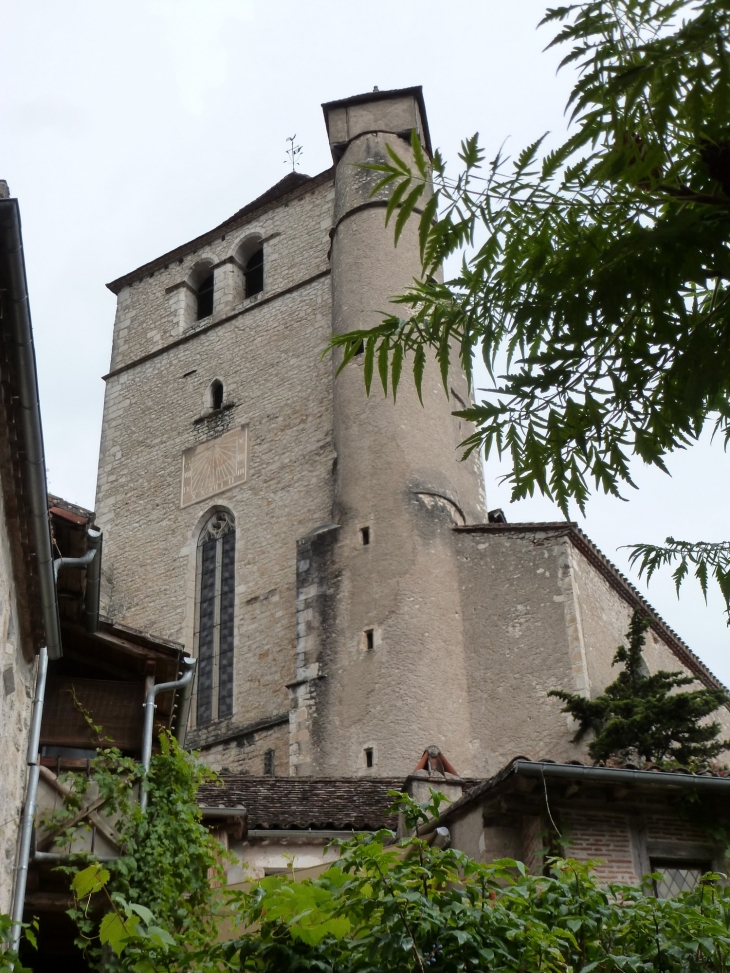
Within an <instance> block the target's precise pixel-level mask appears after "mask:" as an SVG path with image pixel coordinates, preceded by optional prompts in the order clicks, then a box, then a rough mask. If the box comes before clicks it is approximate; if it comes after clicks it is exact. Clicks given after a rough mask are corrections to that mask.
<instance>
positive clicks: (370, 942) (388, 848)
mask: <svg viewBox="0 0 730 973" xmlns="http://www.w3.org/2000/svg"><path fill="white" fill-rule="evenodd" d="M387 841H388V836H387V835H386V834H384V833H380V834H377V835H358V836H356V837H355V838H353V839H352V840H351V841H348V842H346V843H345V844H344V845H343V848H342V851H343V856H342V858H341V860H340V861H339V862H338V863H337V864H336V865H334V866H332V867H331V868H329V869H328V870H327V871H326V872H325V873H324V874H323V875H322V876H320V878H318V879H316V880H315V881H308V882H302V883H299V884H298V885H297V884H295V883H294V882H293V881H292V880H291V879H287V878H285V877H283V876H271V877H269V878H266V879H263V880H262V881H260V882H259V883H257V884H256V885H255V886H254V887H253V888H252V889H251V891H250V892H248V893H245V894H244V895H243V896H242V897H241V899H240V901H239V905H238V909H239V911H238V916H239V922H240V923H241V924H242V925H243V926H244V927H246V928H249V929H250V928H251V927H252V926H255V929H256V931H255V933H248V934H246V935H244V936H241V937H240V938H238V939H236V940H233V941H231V942H230V943H227V944H224V945H223V946H222V947H220V952H221V956H222V959H223V960H224V961H225V963H227V964H230V968H233V969H238V970H242V971H243V970H246V971H259V973H265V971H271V973H273V971H280V970H292V971H315V970H316V971H331V970H337V971H338V973H375V971H378V973H401V971H402V973H406V971H418V973H426V971H427V970H430V969H434V970H439V971H444V973H452V971H453V973H456V971H469V970H473V971H481V970H490V971H495V973H501V971H505V973H507V971H509V973H517V971H527V970H531V971H532V970H534V971H545V973H547V971H550V973H553V971H555V973H557V971H566V970H583V971H592V970H596V971H598V973H603V971H606V973H609V971H610V973H615V971H616V970H634V971H639V970H653V969H657V970H661V971H663V973H673V971H675V970H676V971H680V970H690V969H691V970H696V971H700V970H718V971H720V970H723V971H724V966H725V964H726V963H727V961H728V959H730V930H729V929H728V916H730V911H729V907H730V894H729V893H728V892H727V891H726V890H725V889H721V888H719V887H717V886H715V885H713V884H712V882H711V877H708V879H707V880H706V882H704V883H703V884H702V885H700V887H699V888H698V889H697V890H696V891H695V892H694V893H692V894H691V895H687V894H686V895H684V896H682V897H681V898H679V899H677V900H673V901H658V900H656V899H655V898H653V897H651V896H648V895H645V894H643V893H642V891H641V890H640V889H637V888H629V887H626V886H619V885H612V886H610V887H609V888H601V887H600V886H599V885H598V883H597V882H596V880H595V878H594V877H593V876H592V875H591V870H590V866H589V865H587V864H582V863H578V862H575V861H560V860H555V861H554V862H553V870H552V874H551V875H550V876H549V877H545V876H531V875H528V874H527V872H526V870H525V868H524V866H523V865H521V864H520V863H519V862H515V861H513V860H511V859H504V860H501V861H498V862H495V863H493V864H490V865H484V864H481V863H478V862H475V861H473V860H472V859H469V858H468V857H467V856H466V855H464V854H463V853H461V852H458V851H454V850H450V849H448V850H443V851H442V850H438V849H436V848H433V847H429V846H428V845H427V844H426V842H425V841H423V840H421V839H418V838H410V839H407V840H405V841H401V842H399V843H398V845H396V846H394V845H388V844H387ZM283 903H288V905H283Z"/></svg>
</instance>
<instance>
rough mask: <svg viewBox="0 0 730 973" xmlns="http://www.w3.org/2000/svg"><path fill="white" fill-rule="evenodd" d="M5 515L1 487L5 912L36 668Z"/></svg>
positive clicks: (0, 898)
mask: <svg viewBox="0 0 730 973" xmlns="http://www.w3.org/2000/svg"><path fill="white" fill-rule="evenodd" d="M5 516H6V515H5V508H4V503H3V499H2V493H1V492H0V524H2V525H3V530H2V532H1V534H0V668H1V669H2V684H1V685H0V766H2V768H3V772H2V774H0V912H9V911H10V905H11V900H12V892H13V883H14V879H15V860H16V853H17V837H18V823H19V821H20V813H21V810H22V805H23V797H24V790H25V782H26V747H27V745H28V728H29V726H30V716H31V709H32V703H33V688H34V673H35V663H34V662H28V658H27V654H25V653H24V652H23V646H22V645H21V634H20V628H19V620H18V617H17V613H16V596H15V580H14V577H13V569H12V563H11V558H10V547H9V544H8V528H7V524H6V519H5Z"/></svg>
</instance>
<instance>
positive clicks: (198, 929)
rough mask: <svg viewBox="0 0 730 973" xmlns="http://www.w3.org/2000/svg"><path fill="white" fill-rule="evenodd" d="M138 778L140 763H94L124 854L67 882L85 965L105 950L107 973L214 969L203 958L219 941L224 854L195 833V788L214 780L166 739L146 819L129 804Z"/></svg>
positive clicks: (107, 759) (204, 834)
mask: <svg viewBox="0 0 730 973" xmlns="http://www.w3.org/2000/svg"><path fill="white" fill-rule="evenodd" d="M138 776H139V764H138V762H136V761H134V760H131V759H129V758H125V757H122V755H121V754H120V753H119V752H118V751H115V750H103V751H100V752H99V756H98V757H97V759H96V760H95V761H94V762H93V765H92V779H93V782H94V783H95V784H96V785H97V787H98V789H99V792H100V794H101V795H102V796H104V798H105V805H104V806H105V810H112V811H116V812H117V814H118V817H117V820H116V824H115V827H116V829H117V831H118V832H119V834H120V840H121V846H122V855H121V856H120V857H119V858H118V859H116V860H115V861H113V862H111V863H109V865H108V866H106V867H102V866H101V865H99V864H98V863H97V864H92V865H88V866H85V867H83V868H81V869H80V870H79V871H78V872H77V873H76V874H75V875H74V876H73V880H72V890H73V892H74V894H75V896H76V898H77V903H78V904H77V907H76V909H74V910H72V916H73V918H74V920H75V921H76V923H77V926H78V928H79V933H80V938H79V940H78V942H79V945H81V946H82V948H83V949H84V950H85V952H86V955H87V958H88V959H89V960H90V961H92V962H94V961H96V962H102V958H103V957H104V956H106V953H102V949H103V948H104V947H108V949H111V950H112V951H113V953H114V955H115V956H116V959H115V961H114V965H113V966H111V967H107V965H105V966H104V968H105V969H106V968H110V969H119V970H134V971H136V973H154V971H157V970H163V969H164V970H168V969H170V968H174V969H175V970H176V971H180V973H182V971H183V970H185V969H194V970H195V971H196V973H201V971H202V970H206V969H209V968H210V969H212V968H213V967H209V966H208V958H207V957H206V955H205V954H206V951H207V947H208V945H209V944H210V943H211V942H212V941H214V940H215V937H216V934H217V921H218V917H217V915H216V908H215V902H216V895H217V893H216V891H215V890H214V884H215V885H220V884H225V873H224V862H225V860H226V853H225V852H224V850H223V848H222V847H221V845H220V844H219V842H217V841H216V840H215V838H213V836H212V835H211V834H210V833H209V832H208V830H207V829H206V828H205V827H204V825H203V824H202V822H201V820H200V811H199V809H198V807H197V801H196V796H197V792H198V789H199V787H200V785H201V784H202V783H204V782H207V781H211V780H213V779H215V775H213V774H212V772H210V771H209V770H207V769H206V768H205V767H203V766H202V765H200V764H199V763H198V762H197V760H196V758H195V756H194V755H191V754H188V753H186V752H184V751H182V750H181V749H180V747H179V746H178V744H177V742H176V741H175V740H174V738H172V737H171V736H169V735H168V734H164V735H163V736H162V737H161V739H160V753H159V754H156V755H155V756H154V757H153V758H152V763H151V768H150V774H149V777H148V780H149V788H150V790H149V793H150V813H149V814H146V815H143V814H141V813H140V811H139V806H138V804H137V802H136V800H135V795H134V790H133V788H134V784H135V782H136V781H137V779H138ZM78 785H79V786H78V787H77V788H76V790H77V791H78V792H79V793H80V794H83V793H84V789H85V787H87V786H88V785H89V778H87V776H86V775H85V774H84V775H81V776H80V777H79V782H78ZM64 814H66V815H67V816H68V817H69V818H73V809H72V808H65V809H64V811H63V812H62V813H61V814H60V815H59V814H58V813H57V815H56V817H57V819H58V823H59V824H62V823H63V815H64ZM71 831H72V832H73V828H72V829H71ZM72 837H73V834H72V833H71V834H70V835H69V839H72ZM93 896H95V898H90V897H93ZM102 908H103V909H104V910H105V913H106V914H104V915H100V909H102ZM103 962H104V963H105V964H107V962H108V961H107V959H103Z"/></svg>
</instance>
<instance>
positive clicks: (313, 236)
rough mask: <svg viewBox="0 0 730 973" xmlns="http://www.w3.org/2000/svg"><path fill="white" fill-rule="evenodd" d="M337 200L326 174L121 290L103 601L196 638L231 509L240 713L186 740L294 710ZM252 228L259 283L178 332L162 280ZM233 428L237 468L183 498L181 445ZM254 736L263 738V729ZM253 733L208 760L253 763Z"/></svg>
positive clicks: (233, 249)
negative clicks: (201, 561)
mask: <svg viewBox="0 0 730 973" xmlns="http://www.w3.org/2000/svg"><path fill="white" fill-rule="evenodd" d="M313 182H314V181H313ZM331 212H332V187H331V183H329V182H328V181H327V180H325V181H321V180H320V181H319V182H318V183H316V184H315V185H314V186H313V188H311V190H309V191H308V192H306V191H305V192H300V193H299V194H297V193H295V194H294V197H293V198H291V199H288V200H287V201H285V202H284V203H283V204H282V205H280V206H278V207H277V208H275V209H271V210H268V211H266V212H264V213H263V214H262V215H261V216H260V218H253V219H249V221H248V222H246V223H245V225H242V226H235V225H234V226H233V227H231V228H228V229H227V231H226V233H225V234H221V238H220V239H219V240H217V241H216V243H215V245H213V244H210V245H209V246H207V247H206V249H205V253H203V252H198V253H190V254H189V255H187V256H186V257H185V258H184V259H183V263H182V264H177V263H174V264H171V265H170V266H169V267H168V268H167V270H163V271H161V272H156V273H155V274H154V276H151V277H150V276H148V277H146V278H145V279H144V280H140V281H138V282H136V283H134V284H133V285H131V286H130V287H126V288H124V289H123V290H122V291H121V293H120V295H119V310H118V315H117V321H116V326H115V345H114V352H113V360H112V366H113V373H112V375H111V376H110V377H109V378H108V381H107V390H106V399H105V407H104V420H103V430H102V442H101V455H100V463H99V477H98V485H97V500H96V510H97V523H98V524H99V526H100V527H101V529H102V530H103V531H104V565H103V571H104V579H103V587H104V610H105V611H106V613H107V614H109V615H111V616H112V617H113V618H114V619H115V620H117V621H120V622H126V623H129V624H131V625H133V626H135V627H137V628H141V629H146V630H149V631H153V632H154V633H156V634H158V635H161V636H163V637H168V638H172V639H175V640H178V641H181V642H183V643H184V644H185V646H186V648H188V649H189V650H192V648H193V626H194V615H195V574H196V553H197V540H198V535H199V533H200V531H201V530H202V528H203V526H204V525H205V523H206V521H207V520H208V518H209V517H210V515H211V513H212V512H214V511H215V510H226V511H230V512H231V513H232V514H233V516H234V517H235V522H236V568H235V571H236V577H235V601H236V611H235V660H236V661H235V666H236V668H235V674H234V714H233V716H232V717H231V718H229V719H226V720H222V721H218V722H217V723H216V724H215V725H213V726H209V727H207V728H201V729H200V730H196V729H195V728H194V729H193V731H192V733H191V734H190V737H189V739H190V742H191V744H192V745H195V746H200V745H206V744H207V743H210V742H212V741H213V740H214V739H217V738H218V737H220V736H223V737H230V735H231V732H232V731H237V730H240V731H241V736H242V739H243V740H248V741H249V742H250V741H251V739H252V737H251V732H250V729H249V728H250V726H251V724H256V723H258V722H260V721H261V720H262V719H263V720H265V719H269V718H271V717H272V716H277V715H280V714H282V713H285V714H286V713H287V712H288V709H289V692H288V690H287V688H286V684H287V683H288V682H290V681H291V680H292V679H293V678H294V675H295V665H294V663H295V645H296V541H297V538H298V537H301V536H302V535H304V534H306V533H307V532H308V531H310V530H311V529H312V528H313V527H315V526H316V525H318V524H321V523H323V522H326V521H327V520H328V519H329V518H330V515H331V508H332V464H333V460H334V451H333V445H332V364H331V361H330V360H329V359H326V360H323V359H322V357H321V356H322V351H323V350H324V348H325V346H326V344H327V341H328V339H329V336H330V333H331V302H330V282H329V277H328V273H329V264H328V261H327V252H328V248H329V237H328V229H329V226H330V223H331ZM254 217H255V214H254ZM252 237H253V238H254V239H256V240H259V239H263V240H264V254H265V287H264V292H263V293H262V294H259V295H256V296H254V297H252V298H249V299H248V300H244V301H243V302H239V303H238V304H230V305H228V306H226V304H225V301H224V299H223V297H225V292H224V295H223V297H219V299H218V304H217V305H216V306H215V307H214V314H213V316H212V318H211V319H205V320H204V321H203V322H201V323H199V324H198V325H195V324H193V325H192V328H193V330H192V331H189V332H183V337H184V336H185V335H188V334H190V335H192V338H191V340H185V341H183V342H182V343H180V342H179V341H178V342H177V343H176V341H177V337H179V336H178V335H177V331H176V328H177V327H178V325H177V324H175V322H174V321H173V320H172V317H171V313H172V312H171V311H170V306H169V301H168V298H169V297H170V295H169V293H167V289H168V288H169V287H170V286H173V285H174V283H175V282H176V281H178V280H180V279H185V278H186V277H187V275H189V274H191V273H193V272H194V271H195V268H196V266H198V264H199V261H200V258H201V257H206V258H209V259H210V260H213V261H217V262H221V261H223V260H224V259H225V258H226V257H229V256H235V255H236V254H237V253H238V252H239V250H240V248H241V246H242V245H243V244H245V242H246V241H247V240H249V239H251V238H252ZM230 267H234V269H237V265H236V264H226V263H223V264H222V269H223V271H225V272H226V273H228V271H229V269H230ZM219 270H220V268H218V269H216V270H215V271H214V272H215V273H216V275H217V274H218V273H219ZM216 280H217V278H216ZM295 285H299V286H295ZM292 288H293V289H292ZM234 297H235V294H232V296H231V300H233V299H234ZM165 343H167V345H168V346H167V347H164V348H163V347H161V346H162V345H163V344H165ZM156 349H159V353H156V352H155V350H156ZM150 353H153V357H151V358H149V357H148V358H147V359H143V360H141V361H138V362H137V363H136V364H135V361H136V360H138V359H139V358H140V357H141V356H144V355H149V354H150ZM120 368H121V369H123V370H122V371H117V372H116V374H115V373H114V369H120ZM214 379H219V380H220V381H222V382H223V384H224V408H223V409H222V410H218V411H217V412H215V413H212V412H211V410H210V409H209V402H208V398H207V397H208V392H209V389H210V385H211V382H212V381H213V380H214ZM241 429H245V430H246V434H247V440H248V441H247V457H246V466H247V469H246V472H245V478H243V477H241V476H240V470H239V472H238V473H237V477H238V482H234V484H233V485H232V486H230V487H229V488H227V489H224V490H221V491H220V492H216V493H215V495H213V496H210V497H203V498H201V499H194V502H188V503H185V500H186V499H189V498H190V495H189V496H188V497H187V498H186V497H183V495H182V494H181V483H182V468H183V453H184V451H186V450H189V449H190V448H191V447H195V446H202V447H204V448H205V447H206V446H207V445H208V444H210V443H212V442H220V440H221V437H223V436H226V435H228V436H229V437H230V436H231V434H233V435H234V436H236V430H241ZM234 479H235V478H234ZM203 492H205V490H203ZM196 495H197V494H196V493H192V497H193V498H195V496H196ZM194 710H195V699H194V700H193V712H194ZM262 733H263V736H264V737H265V736H267V734H266V733H265V732H264V731H262ZM279 735H280V734H279ZM255 736H256V740H257V741H258V742H260V741H261V739H262V735H261V733H259V734H256V735H255ZM258 742H257V745H256V746H252V745H250V743H245V742H244V744H243V745H242V746H240V747H239V746H238V745H237V742H236V741H235V740H233V741H231V742H230V743H229V745H228V747H227V748H224V749H229V750H230V754H223V753H221V750H220V748H217V749H216V751H215V755H216V762H220V765H221V766H230V767H231V769H236V770H242V769H245V768H244V766H243V765H244V764H246V763H248V762H249V761H248V760H247V759H244V758H245V757H246V756H247V755H250V757H251V761H250V762H251V766H252V770H253V771H254V772H256V773H261V772H262V770H261V767H260V766H259V764H260V763H261V761H262V760H263V751H265V750H266V749H268V748H269V746H268V745H264V744H262V745H261V746H259V745H258ZM264 743H265V741H264ZM272 746H275V748H276V749H277V752H278V754H279V759H278V761H277V763H278V767H279V771H278V772H279V773H286V772H287V771H288V768H287V767H286V766H285V753H284V752H283V751H282V744H281V742H280V741H278V739H277V741H275V743H274V744H272Z"/></svg>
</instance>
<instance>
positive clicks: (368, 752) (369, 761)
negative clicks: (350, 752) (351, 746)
mask: <svg viewBox="0 0 730 973" xmlns="http://www.w3.org/2000/svg"><path fill="white" fill-rule="evenodd" d="M365 766H366V767H372V766H373V748H372V747H365Z"/></svg>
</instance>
